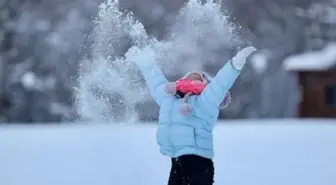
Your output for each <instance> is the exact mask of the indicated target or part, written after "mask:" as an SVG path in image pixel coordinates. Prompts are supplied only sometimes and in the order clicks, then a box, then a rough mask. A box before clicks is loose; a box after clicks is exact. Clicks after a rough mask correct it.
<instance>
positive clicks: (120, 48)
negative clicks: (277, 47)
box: [76, 0, 240, 122]
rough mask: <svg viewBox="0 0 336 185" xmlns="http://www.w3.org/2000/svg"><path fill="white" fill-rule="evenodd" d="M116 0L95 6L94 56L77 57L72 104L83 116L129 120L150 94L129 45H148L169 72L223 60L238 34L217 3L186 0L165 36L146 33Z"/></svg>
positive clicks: (113, 120)
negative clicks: (158, 38) (77, 64)
mask: <svg viewBox="0 0 336 185" xmlns="http://www.w3.org/2000/svg"><path fill="white" fill-rule="evenodd" d="M119 7H120V6H119V1H118V0H108V1H107V2H105V3H102V4H101V5H100V7H99V12H98V16H97V18H96V20H95V22H94V23H95V28H94V31H93V34H92V41H93V46H92V57H91V58H90V59H86V60H84V61H82V62H81V66H80V74H79V78H78V84H79V85H78V88H77V92H76V100H77V101H76V108H77V111H78V113H79V115H80V116H81V117H82V119H86V120H93V121H112V122H120V121H122V122H129V121H135V120H136V119H137V113H136V111H135V108H136V105H137V104H138V103H141V102H144V101H147V100H150V96H149V94H148V91H147V87H146V86H145V84H144V83H143V80H142V76H141V74H139V72H138V70H137V69H136V66H135V65H134V64H133V63H132V62H130V61H128V60H127V59H126V58H125V54H126V53H127V51H128V49H129V48H130V47H133V46H139V47H144V46H149V45H150V46H152V47H153V48H154V49H155V52H156V55H157V59H156V60H157V62H158V65H159V66H160V67H161V68H162V70H163V71H164V72H165V74H166V75H167V76H170V75H180V74H183V73H185V72H187V71H190V70H202V69H203V68H204V67H205V65H208V64H214V63H219V62H222V64H224V63H225V59H227V57H226V58H225V57H224V56H227V55H228V53H225V51H228V50H229V49H231V48H232V47H233V46H234V45H235V43H238V42H239V40H240V39H238V38H237V36H236V35H235V34H234V32H235V29H236V28H235V27H234V26H233V25H232V24H231V23H229V22H228V17H227V16H226V15H224V14H223V13H222V11H221V7H220V4H219V3H215V2H214V1H207V2H205V3H203V4H202V3H200V2H199V1H197V0H190V1H189V2H188V3H186V4H185V6H183V7H182V8H181V9H180V11H179V13H178V14H177V16H176V18H175V20H174V22H173V24H171V27H170V28H169V30H170V31H169V34H168V35H166V36H165V39H163V40H157V39H155V38H153V37H150V36H149V35H147V33H146V31H145V29H144V26H143V25H142V24H141V23H140V22H139V21H137V20H136V18H135V16H133V14H132V13H131V12H125V11H122V10H121V9H120V8H119Z"/></svg>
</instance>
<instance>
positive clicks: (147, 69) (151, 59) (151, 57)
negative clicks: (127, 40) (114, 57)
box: [126, 47, 168, 105]
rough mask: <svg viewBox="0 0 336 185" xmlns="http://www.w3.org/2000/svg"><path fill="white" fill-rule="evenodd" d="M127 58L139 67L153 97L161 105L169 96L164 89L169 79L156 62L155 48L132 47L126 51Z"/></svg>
mask: <svg viewBox="0 0 336 185" xmlns="http://www.w3.org/2000/svg"><path fill="white" fill-rule="evenodd" d="M126 58H127V59H128V60H130V61H133V62H134V63H135V64H136V66H137V67H138V68H139V70H140V71H141V73H142V75H143V77H144V79H145V81H146V84H147V86H148V88H149V90H150V93H151V95H152V97H153V98H154V100H155V102H156V103H157V104H158V105H160V104H161V100H162V99H163V98H164V97H165V96H167V94H166V93H165V91H164V85H165V84H166V83H167V82H168V81H167V79H166V77H165V76H164V74H163V73H162V71H161V70H160V69H159V68H158V66H157V65H156V63H155V52H154V51H153V49H151V48H150V47H146V48H144V49H143V50H140V49H139V48H138V47H132V48H130V50H129V51H128V52H127V53H126Z"/></svg>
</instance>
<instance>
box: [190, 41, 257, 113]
mask: <svg viewBox="0 0 336 185" xmlns="http://www.w3.org/2000/svg"><path fill="white" fill-rule="evenodd" d="M254 51H255V48H254V47H247V48H244V49H243V50H241V51H239V52H238V53H237V55H236V56H235V57H233V58H232V60H231V61H229V62H227V63H226V64H225V65H224V66H223V68H222V69H220V70H219V71H218V73H217V74H216V76H215V77H214V78H213V79H212V80H211V82H210V83H209V84H208V85H207V87H206V88H205V89H204V90H203V92H202V94H201V95H199V96H198V97H197V100H196V101H197V103H198V104H199V105H200V107H201V108H202V109H203V111H204V112H208V114H212V113H213V112H217V111H216V110H218V108H219V106H220V104H221V102H222V101H223V99H224V98H225V95H226V93H227V92H228V91H229V89H230V88H231V87H232V86H233V84H234V82H235V81H236V79H237V77H238V76H239V75H240V73H241V70H242V68H243V67H244V65H245V63H246V59H247V57H248V56H249V55H250V54H251V53H252V52H254Z"/></svg>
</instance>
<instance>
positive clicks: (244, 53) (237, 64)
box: [231, 46, 256, 71]
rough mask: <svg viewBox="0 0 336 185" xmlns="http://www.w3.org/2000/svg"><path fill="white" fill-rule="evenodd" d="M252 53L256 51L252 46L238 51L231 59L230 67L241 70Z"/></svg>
mask: <svg viewBox="0 0 336 185" xmlns="http://www.w3.org/2000/svg"><path fill="white" fill-rule="evenodd" d="M254 51H256V48H255V47H253V46H249V47H246V48H244V49H242V50H240V51H239V52H238V53H237V54H236V56H235V57H233V58H232V61H231V63H232V65H233V67H234V68H235V69H236V70H239V71H240V70H242V69H243V67H244V65H245V63H246V59H247V57H248V56H250V55H251V54H252V53H253V52H254Z"/></svg>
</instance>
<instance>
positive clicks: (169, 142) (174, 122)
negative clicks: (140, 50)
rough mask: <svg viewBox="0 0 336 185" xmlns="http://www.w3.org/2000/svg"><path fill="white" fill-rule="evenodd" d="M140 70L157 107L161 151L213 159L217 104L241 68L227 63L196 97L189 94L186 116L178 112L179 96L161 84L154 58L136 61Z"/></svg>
mask: <svg viewBox="0 0 336 185" xmlns="http://www.w3.org/2000/svg"><path fill="white" fill-rule="evenodd" d="M136 63H137V66H138V68H139V69H140V71H141V72H142V74H143V76H144V78H145V80H146V83H147V85H148V88H149V90H150V92H151V95H152V96H153V98H154V99H155V101H156V103H157V104H158V105H159V106H160V114H159V126H158V128H157V134H156V139H157V142H158V144H159V146H160V152H161V153H162V154H164V155H166V156H169V157H174V158H175V157H179V156H182V155H186V154H195V155H199V156H202V157H205V158H209V159H212V158H213V156H214V150H213V134H212V130H213V128H214V126H215V123H216V122H217V118H218V114H219V106H220V104H221V102H222V100H223V99H224V97H225V95H226V93H227V92H228V90H229V89H230V88H231V87H232V85H233V83H234V82H235V80H236V78H237V77H238V76H239V74H240V71H238V70H235V69H234V68H233V66H232V64H231V62H227V63H226V64H225V65H224V67H223V68H222V69H220V71H219V72H218V73H217V75H216V76H215V77H214V78H211V77H209V78H210V79H209V80H210V83H209V84H208V85H207V87H206V88H205V89H204V91H203V92H202V94H201V95H199V96H195V95H194V96H190V97H189V98H188V103H189V104H191V105H192V107H193V112H192V113H191V114H190V115H188V116H183V115H181V114H180V113H179V108H180V107H181V104H182V103H183V102H182V99H180V98H177V97H175V96H171V95H168V94H167V93H166V92H165V91H164V85H165V84H166V83H167V82H168V81H167V79H166V78H165V76H164V74H163V73H162V71H161V70H160V69H159V68H158V67H157V66H156V65H155V62H154V59H153V60H150V61H138V62H136Z"/></svg>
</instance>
